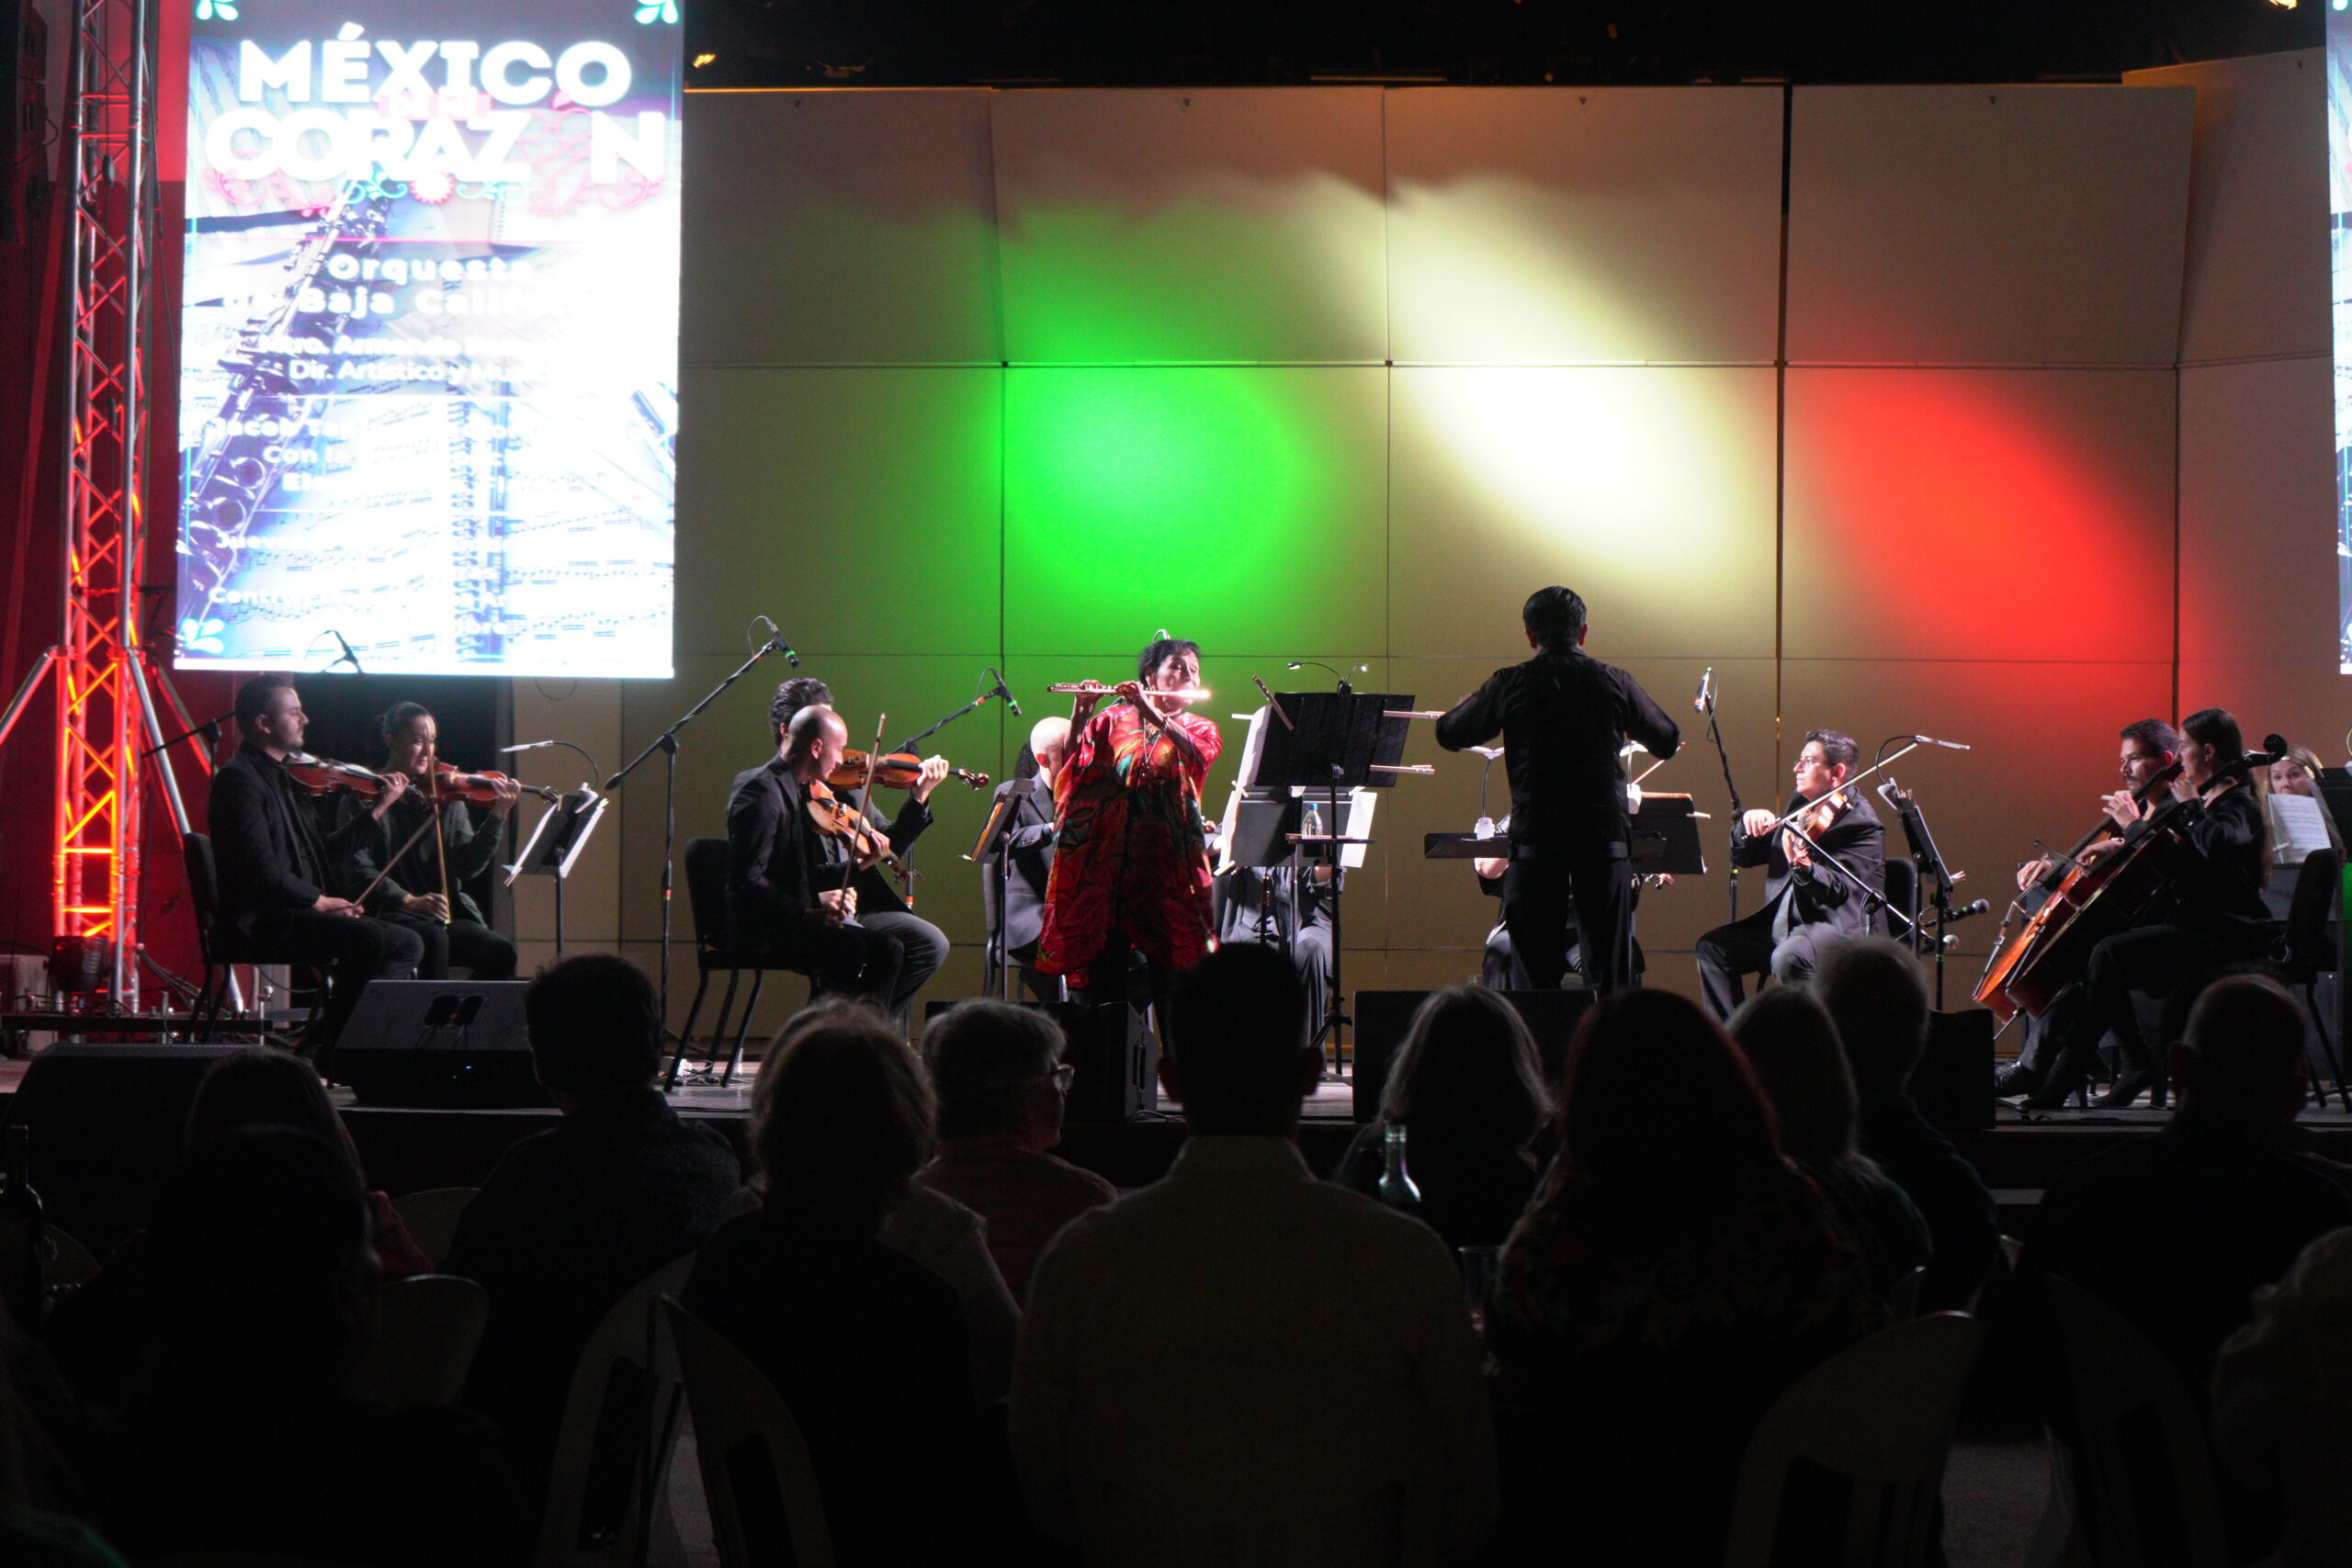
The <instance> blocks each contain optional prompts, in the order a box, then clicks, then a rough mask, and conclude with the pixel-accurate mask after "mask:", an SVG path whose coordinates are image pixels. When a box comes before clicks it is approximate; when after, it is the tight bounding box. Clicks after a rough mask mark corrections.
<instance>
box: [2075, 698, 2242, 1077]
mask: <svg viewBox="0 0 2352 1568" xmlns="http://www.w3.org/2000/svg"><path fill="white" fill-rule="evenodd" d="M2179 760H2180V776H2179V777H2178V778H2177V779H2175V780H2174V781H2173V784H2172V801H2171V803H2170V804H2168V805H2166V806H2164V807H2154V808H2149V809H2145V810H2143V808H2142V807H2140V806H2139V805H2138V803H2137V802H2136V801H2134V800H2133V799H2132V798H2131V795H2128V794H2124V795H2109V797H2108V800H2107V804H2108V806H2109V810H2110V813H2111V818H2112V820H2114V821H2115V822H2116V823H2117V825H2118V826H2119V827H2120V829H2121V830H2122V831H2121V836H2120V838H2119V839H2117V840H2112V843H2113V844H2114V846H2115V847H2114V849H2111V850H2104V851H2101V852H2103V853H2113V852H2120V850H2122V849H2123V848H2125V847H2127V846H2130V845H2132V844H2135V843H2137V842H2139V841H2140V840H2142V839H2143V838H2144V837H2145V836H2146V835H2147V834H2149V833H2151V832H2161V833H2163V834H2165V842H2162V843H2158V844H2155V845H2152V846H2150V847H2151V850H2152V851H2153V852H2155V853H2158V854H2160V855H2162V856H2163V857H2164V859H2163V860H2162V861H2161V862H2160V864H2161V865H2162V866H2163V867H2164V869H2165V872H2166V880H2165V886H2164V887H2163V889H2162V891H2160V892H2159V893H2158V894H2157V895H2156V897H2154V899H2152V900H2151V901H2150V902H2149V905H2148V907H2147V908H2146V910H2145V911H2144V912H2143V914H2142V915H2141V917H2140V919H2139V920H2138V922H2137V923H2136V924H2134V925H2133V926H2132V927H2131V930H2129V931H2119V932H2117V933H2116V934H2115V935H2113V936H2110V937H2109V938H2107V939H2106V940H2105V941H2104V942H2100V943H2099V944H2098V946H2097V947H2095V948H2093V949H2091V954H2090V963H2089V965H2088V971H2087V974H2086V977H2085V980H2084V983H2083V988H2084V990H2085V992H2086V997H2087V1005H2086V1006H2084V1007H2081V1008H2078V1009H2075V1010H2070V1012H2069V1015H2068V1016H2067V1018H2066V1019H2065V1021H2064V1031H2063V1033H2061V1032H2054V1031H2053V1035H2054V1036H2055V1038H2054V1040H2053V1043H2054V1044H2055V1045H2056V1048H2057V1051H2058V1056H2057V1059H2056V1060H2055V1062H2054V1063H2053V1064H2052V1067H2051V1070H2050V1075H2049V1077H2048V1078H2047V1080H2046V1081H2045V1082H2044V1083H2043V1085H2042V1087H2041V1089H2040V1090H2039V1091H2038V1092H2037V1093H2036V1094H2035V1095H2034V1096H2033V1098H2032V1099H2031V1100H2029V1101H2028V1103H2029V1104H2030V1105H2033V1106H2036V1107H2041V1108H2051V1107H2055V1106H2057V1105H2061V1104H2063V1103H2064V1100H2065V1097H2066V1095H2067V1094H2069V1093H2070V1092H2072V1091H2073V1089H2075V1086H2076V1085H2078V1084H2080V1083H2081V1082H2082V1081H2083V1080H2084V1078H2086V1077H2087V1076H2088V1075H2089V1071H2090V1066H2091V1064H2092V1062H2093V1061H2094V1060H2096V1058H2097V1054H2098V1043H2099V1040H2100V1038H2101V1037H2102V1036H2103V1035H2104V1034H2106V1033H2107V1032H2108V1031H2109V1030H2113V1031H2114V1032H2115V1038H2116V1041H2117V1043H2118V1044H2119V1045H2120V1047H2121V1050H2122V1055H2123V1060H2122V1063H2121V1065H2120V1071H2119V1073H2118V1074H2117V1077H2116V1081H2115V1087H2114V1088H2113V1089H2110V1090H2109V1091H2108V1093H2107V1094H2105V1095H2103V1096H2102V1097H2100V1099H2099V1100H2098V1105H2099V1106H2101V1107H2102V1108H2105V1109H2110V1110H2111V1109H2115V1108H2118V1107H2121V1106H2126V1105H2129V1104H2131V1102H2132V1101H2133V1100H2136V1099H2138V1098H2139V1097H2140V1095H2141V1093H2142V1092H2143V1091H2146V1092H2147V1093H2148V1094H2149V1096H2150V1103H2151V1104H2154V1105H2157V1106H2162V1105H2163V1104H2164V1103H2165V1066H2164V1060H2163V1051H2164V1043H2162V1042H2160V1041H2158V1042H2151V1041H2149V1040H2148V1039H2147V1038H2146V1037H2145V1034H2144V1033H2143V1031H2142V1029H2141V1027H2140V1017H2139V1013H2138V1011H2137V1010H2136V1008H2135V1007H2134V1005H2133V998H2134V997H2136V996H2145V997H2152V998H2155V999H2156V1000H2158V1001H2162V1000H2164V999H2165V998H2168V997H2170V996H2171V995H2172V993H2173V992H2174V990H2176V989H2177V988H2178V987H2181V986H2184V985H2190V984H2194V983H2197V982H2199V981H2200V980H2202V979H2203V978H2204V977H2205V976H2207V975H2208V974H2209V973H2210V972H2211V970H2213V969H2215V968H2217V967H2219V966H2221V965H2222V964H2232V963H2236V962H2240V961H2243V960H2245V959H2249V958H2254V957H2256V956H2258V955H2259V954H2261V953H2263V952H2264V951H2265V950H2267V948H2268V946H2269V944H2270V942H2271V938H2272V928H2271V924H2270V912H2269V909H2268V908H2267V906H2265V905H2264V903H2263V901H2262V872H2263V862H2264V859H2265V855H2264V852H2263V850H2264V844H2263V840H2264V837H2265V834H2264V828H2263V820H2262V805H2261V802H2260V801H2258V800H2256V798H2255V793H2254V789H2253V786H2252V785H2251V784H2249V783H2248V782H2247V779H2246V776H2245V739H2244V737H2243V735H2242V734H2241V733H2240V731H2239V729H2238V721H2237V720H2236V719H2235V718H2234V717H2233V716H2231V715H2230V714H2229V713H2228V712H2226V711H2225V710H2223V709H2221V708H2199V710H2198V711H2197V712H2195V713H2193V714H2190V715H2189V716H2188V717H2187V718H2184V719H2182V720H2181V721H2180V739H2179Z"/></svg>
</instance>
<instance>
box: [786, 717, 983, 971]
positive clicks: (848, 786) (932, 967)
mask: <svg viewBox="0 0 2352 1568" xmlns="http://www.w3.org/2000/svg"><path fill="white" fill-rule="evenodd" d="M812 704H813V705H818V706H820V707H833V706H834V703H833V690H832V688H831V686H828V685H827V684H825V682H822V681H820V680H819V679H817V678H816V677H815V676H813V675H796V676H794V677H793V678H792V679H791V680H789V681H786V682H783V683H782V684H781V685H779V686H777V687H776V689H775V698H774V699H773V700H772V701H770V702H769V704H768V724H769V725H770V727H771V728H772V729H773V730H774V731H775V733H778V734H781V733H782V730H783V727H784V726H786V725H787V724H789V723H790V722H791V721H792V716H793V715H795V714H797V713H798V712H799V711H800V710H801V709H802V708H804V707H808V706H809V705H812ZM844 755H845V756H846V755H848V753H844ZM953 771H954V770H953V769H951V768H949V767H948V765H947V759H946V758H944V757H925V758H923V759H922V762H921V763H920V764H919V765H918V766H917V768H916V771H915V776H914V778H913V780H912V781H911V782H910V783H906V784H895V783H893V781H890V780H889V779H888V778H887V777H886V778H882V779H877V780H876V783H875V785H874V788H875V792H876V793H875V795H874V798H873V800H871V801H869V802H868V815H869V817H870V818H871V819H872V820H873V821H874V822H875V823H876V826H878V827H879V828H880V829H881V831H882V835H883V837H884V838H886V839H888V840H889V845H890V852H891V853H892V854H894V855H901V854H905V853H906V852H908V851H909V850H910V849H911V848H913V847H914V841H915V840H917V839H919V838H921V837H922V833H923V830H924V829H927V828H929V827H930V826H931V820H932V818H931V797H932V794H933V792H934V791H935V790H937V789H938V788H939V786H940V784H941V783H942V782H943V781H944V780H945V779H946V777H947V775H948V774H949V773H951V772H953ZM823 776H826V775H821V774H820V777H823ZM831 780H832V785H833V787H834V788H835V789H836V790H837V791H838V792H839V793H840V795H841V796H842V799H843V800H845V801H849V802H851V803H852V804H855V802H856V800H857V798H858V796H859V795H860V794H861V793H862V791H861V788H860V786H861V785H862V784H864V783H865V780H864V778H863V777H862V776H858V775H854V774H853V773H846V772H844V770H842V768H841V767H839V766H838V765H837V766H836V767H835V768H834V769H833V771H832V773H831ZM885 788H901V789H904V790H906V792H907V797H906V800H905V801H904V802H903V803H902V804H901V805H900V806H899V809H898V810H897V811H896V812H894V813H892V814H891V815H890V816H888V817H887V818H886V817H884V816H883V815H882V813H881V810H880V808H879V806H878V804H876V803H877V802H878V800H879V798H880V792H881V791H882V790H883V789H885ZM820 848H821V849H823V851H824V852H825V853H826V854H827V855H828V856H830V857H831V858H832V860H833V861H834V862H836V863H838V862H839V861H840V860H841V859H842V857H843V852H842V846H841V843H840V841H839V840H832V839H827V840H825V841H824V842H823V844H822V845H820ZM850 886H852V887H854V888H855V889H856V890H857V918H858V920H859V922H860V923H861V924H863V925H865V926H867V927H870V928H871V929H873V930H875V931H888V932H889V933H890V934H891V935H892V936H894V937H897V938H898V939H899V946H900V947H901V948H902V949H904V950H905V953H906V960H905V964H904V965H903V967H902V968H901V969H900V970H899V989H900V990H901V991H902V992H903V993H904V994H905V998H907V999H908V1000H911V999H912V998H913V997H914V995H915V993H916V992H918V991H920V990H922V988H923V986H924V984H925V983H926V982H928V981H929V980H930V979H931V977H932V976H933V975H936V974H938V973H939V966H940V965H941V964H944V963H946V962H947V933H946V932H944V931H941V930H940V929H939V928H938V927H937V926H935V925H933V924H932V923H931V922H930V921H929V920H926V919H922V918H921V917H919V916H918V915H916V913H915V912H914V906H913V904H912V903H911V902H910V894H911V891H912V887H911V884H910V886H909V888H908V891H907V892H905V893H902V892H901V891H900V890H899V883H898V882H897V880H896V879H895V878H894V877H893V876H892V875H890V874H888V873H886V872H884V870H883V869H882V866H881V863H880V862H878V861H874V860H866V861H862V862H860V863H858V865H857V866H856V868H855V870H854V872H853V874H852V875H851V877H850ZM904 1006H905V1002H904V1001H902V1002H900V1003H899V1007H900V1008H903V1007H904Z"/></svg>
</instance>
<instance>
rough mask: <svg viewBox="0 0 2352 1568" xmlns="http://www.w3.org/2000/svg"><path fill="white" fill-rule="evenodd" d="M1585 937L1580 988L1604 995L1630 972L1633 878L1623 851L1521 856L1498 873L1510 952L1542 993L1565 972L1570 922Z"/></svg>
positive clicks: (1626, 981)
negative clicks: (1582, 985) (1582, 974)
mask: <svg viewBox="0 0 2352 1568" xmlns="http://www.w3.org/2000/svg"><path fill="white" fill-rule="evenodd" d="M1571 914H1573V915H1574V917H1575V929H1576V930H1577V932H1578V933H1579V934H1580V935H1581V936H1582V938H1583V943H1582V946H1583V953H1582V957H1583V958H1584V983H1585V984H1586V985H1587V986H1588V987H1591V988H1592V989H1593V990H1594V991H1597V992H1600V994H1602V995H1604V996H1605V995H1607V994H1608V993H1609V992H1611V991H1613V990H1617V989H1619V988H1620V987H1624V986H1627V985H1630V984H1631V983H1632V981H1633V972H1634V956H1633V948H1634V874H1633V866H1632V863H1631V862H1629V861H1628V860H1627V859H1626V854H1625V846H1624V845H1623V844H1606V845H1601V846H1598V847H1596V848H1589V849H1582V850H1562V851H1559V852H1546V851H1544V850H1534V851H1527V850H1522V851H1520V852H1515V853H1514V855H1513V857H1512V860H1511V863H1510V867H1509V868H1508V869H1507V870H1505V871H1504V873H1503V925H1504V926H1505V927H1506V928H1507V929H1508V930H1509V931H1510V946H1511V952H1512V953H1513V954H1514V955H1515V956H1516V957H1517V959H1518V961H1519V964H1520V967H1521V969H1523V970H1525V971H1526V973H1527V983H1528V984H1529V985H1530V986H1531V987H1534V988H1535V989H1536V990H1539V991H1551V990H1557V989H1559V986H1560V980H1561V977H1562V976H1565V975H1566V973H1567V971H1568V945H1569V942H1571V941H1572V940H1574V939H1572V938H1571V936H1570V935H1569V930H1570V926H1569V917H1570V916H1571Z"/></svg>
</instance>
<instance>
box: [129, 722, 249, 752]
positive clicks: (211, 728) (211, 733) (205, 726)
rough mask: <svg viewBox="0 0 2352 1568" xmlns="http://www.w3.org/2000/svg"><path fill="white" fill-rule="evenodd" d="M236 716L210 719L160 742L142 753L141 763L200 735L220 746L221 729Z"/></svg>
mask: <svg viewBox="0 0 2352 1568" xmlns="http://www.w3.org/2000/svg"><path fill="white" fill-rule="evenodd" d="M234 717H236V715H235V714H234V713H224V714H222V715H221V716H220V717H218V718H208V719H206V720H205V721H204V722H203V723H202V724H199V725H197V726H195V727H193V728H188V729H183V730H181V731H180V732H179V733H178V734H177V735H175V736H173V737H172V738H171V739H168V740H158V741H157V742H155V744H153V746H150V747H148V748H147V750H144V751H141V752H140V753H139V759H140V761H146V760H147V759H148V758H150V757H152V756H153V755H154V754H155V753H156V752H158V751H168V750H171V749H172V748H173V747H175V746H176V745H178V744H179V743H180V742H181V741H183V740H193V739H196V738H197V737H198V736H199V735H201V736H203V737H204V739H206V740H208V741H210V742H211V743H212V744H214V745H219V744H220V727H221V726H222V725H224V724H226V723H228V722H229V721H230V720H231V719H232V718H234Z"/></svg>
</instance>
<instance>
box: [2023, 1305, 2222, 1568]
mask: <svg viewBox="0 0 2352 1568" xmlns="http://www.w3.org/2000/svg"><path fill="white" fill-rule="evenodd" d="M2048 1283H2049V1289H2050V1304H2051V1309H2052V1314H2053V1315H2054V1316H2055V1317H2056V1319H2057V1322H2058V1340H2059V1348H2060V1350H2061V1352H2062V1354H2063V1355H2064V1358H2065V1365H2066V1382H2067V1384H2068V1387H2069V1392H2070V1393H2071V1394H2072V1395H2073V1399H2074V1406H2075V1433H2074V1439H2075V1440H2074V1443H2073V1445H2072V1448H2071V1452H2070V1451H2069V1449H2068V1446H2067V1445H2065V1444H2064V1443H2060V1442H2053V1443H2052V1452H2053V1453H2054V1454H2055V1455H2057V1456H2058V1462H2056V1463H2053V1465H2052V1483H2053V1486H2054V1488H2055V1492H2056V1501H2057V1502H2058V1503H2059V1504H2060V1505H2062V1506H2064V1509H2065V1511H2066V1513H2067V1514H2068V1515H2069V1516H2070V1517H2072V1519H2073V1521H2074V1525H2075V1529H2076V1530H2078V1531H2079V1532H2080V1533H2081V1536H2082V1544H2083V1546H2084V1547H2085V1548H2086V1549H2087V1551H2088V1554H2089V1557H2090V1559H2091V1560H2092V1561H2093V1562H2097V1563H2098V1565H2099V1568H2143V1565H2144V1564H2148V1563H2152V1562H2162V1563H2166V1564H2173V1565H2177V1568H2222V1564H2224V1563H2226V1562H2228V1561H2229V1546H2228V1542H2227V1540H2226V1539H2225V1538H2224V1536H2223V1534H2222V1497H2221V1490H2220V1487H2219V1485H2218V1484H2217V1483H2216V1482H2215V1481H2214V1478H2213V1455H2212V1450H2211V1449H2209V1448H2208V1447H2207V1446H2206V1441H2205V1428H2204V1424H2203V1423H2202V1422H2200V1421H2199V1419H2198V1416H2197V1409H2196V1406H2195V1405H2193V1404H2190V1403H2189V1398H2188V1390H2187V1389H2185V1388H2183V1387H2182V1386H2181V1382H2180V1376H2179V1374H2178V1373H2177V1372H2176V1371H2173V1367H2172V1363H2171V1362H2170V1361H2167V1360H2165V1357H2164V1352H2163V1351H2161V1350H2159V1349H2157V1348H2155V1346H2154V1345H2153V1344H2151V1343H2150V1342H2149V1340H2148V1337H2147V1336H2146V1335H2144V1334H2143V1333H2141V1332H2140V1330H2139V1329H2138V1328H2137V1327H2136V1326H2135V1325H2133V1324H2132V1323H2131V1320H2130V1319H2129V1318H2126V1317H2125V1316H2123V1315H2122V1314H2120V1313H2118V1312H2116V1311H2115V1310H2114V1309H2113V1308H2111V1307H2109V1305H2108V1304H2107V1303H2104V1302H2102V1301H2100V1300H2099V1299H2098V1297H2096V1296H2094V1295H2092V1294H2091V1293H2090V1292H2088V1291H2086V1290H2084V1289H2083V1288H2082V1287H2081V1286H2079V1285H2075V1284H2073V1283H2070V1282H2069V1281H2067V1280H2060V1279H2056V1278H2054V1277H2053V1278H2052V1279H2051V1280H2049V1282H2048ZM2045 1530H2047V1527H2045ZM2152 1541H2155V1542H2161V1543H2162V1544H2161V1545H2160V1546H2158V1547H2157V1548H2156V1549H2155V1550H2153V1551H2152V1550H2151V1549H2150V1544H2149V1543H2150V1542H2152Z"/></svg>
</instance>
